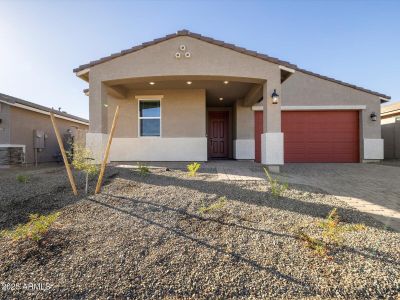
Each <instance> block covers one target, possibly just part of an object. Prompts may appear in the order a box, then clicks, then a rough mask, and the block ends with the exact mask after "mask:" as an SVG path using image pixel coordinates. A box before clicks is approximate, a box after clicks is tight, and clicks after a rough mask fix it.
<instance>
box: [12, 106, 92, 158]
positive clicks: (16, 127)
mask: <svg viewBox="0 0 400 300" xmlns="http://www.w3.org/2000/svg"><path fill="white" fill-rule="evenodd" d="M9 108H10V113H11V115H10V117H11V120H12V122H11V124H10V135H11V139H10V143H11V144H22V145H26V154H25V159H26V162H27V163H33V162H34V150H33V130H34V129H37V130H41V131H43V132H44V133H45V134H47V136H48V139H47V140H46V148H45V149H43V151H42V152H39V155H38V162H50V161H54V158H53V155H54V154H55V153H57V152H58V151H59V147H58V144H57V139H56V136H55V134H54V130H53V126H52V124H51V120H50V116H49V115H45V114H41V113H37V112H33V111H29V110H25V109H22V108H17V107H11V106H9ZM56 122H57V126H58V129H59V131H60V134H61V135H63V134H64V133H66V132H67V129H71V130H72V132H73V133H74V132H76V131H77V129H79V130H81V131H86V130H88V126H87V125H83V124H81V123H75V122H72V121H68V120H65V119H60V118H56Z"/></svg>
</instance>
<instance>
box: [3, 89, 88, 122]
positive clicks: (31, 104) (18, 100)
mask: <svg viewBox="0 0 400 300" xmlns="http://www.w3.org/2000/svg"><path fill="white" fill-rule="evenodd" d="M0 100H3V101H5V102H7V103H10V104H14V103H17V104H21V105H25V106H29V107H32V108H35V109H39V110H43V111H46V112H53V113H54V114H56V115H59V116H62V117H67V118H70V119H74V120H76V121H80V122H85V123H89V120H87V119H84V118H81V117H78V116H75V115H72V114H69V113H66V112H62V111H58V110H55V109H53V108H50V107H47V106H44V105H41V104H37V103H34V102H31V101H27V100H24V99H21V98H17V97H14V96H10V95H7V94H3V93H0Z"/></svg>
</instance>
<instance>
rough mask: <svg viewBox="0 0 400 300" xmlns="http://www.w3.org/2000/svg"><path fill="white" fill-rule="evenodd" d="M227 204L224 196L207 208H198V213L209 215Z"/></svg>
mask: <svg viewBox="0 0 400 300" xmlns="http://www.w3.org/2000/svg"><path fill="white" fill-rule="evenodd" d="M226 203H227V199H226V197H225V196H223V197H219V198H218V200H217V202H215V203H213V204H211V205H209V206H204V204H203V205H202V206H201V207H200V208H199V213H201V214H205V213H211V212H214V211H217V210H220V209H222V208H224V206H225V205H226Z"/></svg>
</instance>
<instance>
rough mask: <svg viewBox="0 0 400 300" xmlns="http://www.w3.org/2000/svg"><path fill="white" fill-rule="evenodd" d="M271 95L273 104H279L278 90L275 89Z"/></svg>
mask: <svg viewBox="0 0 400 300" xmlns="http://www.w3.org/2000/svg"><path fill="white" fill-rule="evenodd" d="M271 97H272V104H278V101H279V95H278V93H277V92H276V89H274V92H273V93H272V95H271Z"/></svg>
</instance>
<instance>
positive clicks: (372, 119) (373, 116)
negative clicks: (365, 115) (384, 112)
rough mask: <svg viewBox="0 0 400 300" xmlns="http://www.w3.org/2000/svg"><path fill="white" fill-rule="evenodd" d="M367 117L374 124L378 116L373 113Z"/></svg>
mask: <svg viewBox="0 0 400 300" xmlns="http://www.w3.org/2000/svg"><path fill="white" fill-rule="evenodd" d="M369 117H370V118H371V121H374V122H375V121H376V120H377V119H378V116H377V115H376V113H375V112H373V113H371V114H370V115H369Z"/></svg>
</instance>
